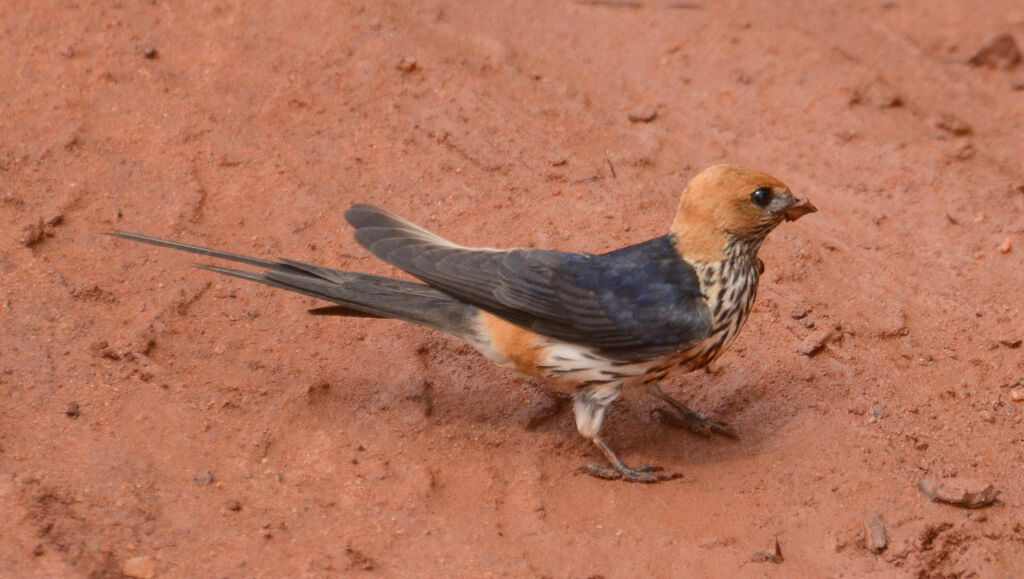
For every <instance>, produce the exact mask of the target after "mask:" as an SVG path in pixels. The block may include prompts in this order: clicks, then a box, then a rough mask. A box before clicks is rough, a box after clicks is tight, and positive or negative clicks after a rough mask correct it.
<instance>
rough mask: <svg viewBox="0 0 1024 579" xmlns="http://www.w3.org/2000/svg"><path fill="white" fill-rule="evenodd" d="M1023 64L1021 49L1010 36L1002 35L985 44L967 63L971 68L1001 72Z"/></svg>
mask: <svg viewBox="0 0 1024 579" xmlns="http://www.w3.org/2000/svg"><path fill="white" fill-rule="evenodd" d="M1020 62H1021V52H1020V48H1019V47H1018V46H1017V41H1016V40H1014V39H1013V36H1012V35H1010V34H1000V35H998V36H995V37H993V38H992V39H991V40H989V41H988V42H986V43H985V45H984V46H982V47H981V50H979V51H978V52H977V53H976V54H975V55H974V56H972V57H971V58H970V60H968V61H967V63H968V64H970V65H971V66H983V67H986V68H994V69H1001V70H1011V69H1014V68H1016V67H1017V65H1019V64H1020Z"/></svg>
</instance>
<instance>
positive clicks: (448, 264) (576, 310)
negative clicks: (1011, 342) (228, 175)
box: [107, 165, 817, 483]
mask: <svg viewBox="0 0 1024 579" xmlns="http://www.w3.org/2000/svg"><path fill="white" fill-rule="evenodd" d="M815 211H817V208H816V207H815V206H814V205H813V204H812V203H811V202H810V201H809V200H808V199H806V198H798V197H797V196H796V195H794V194H793V193H792V192H791V191H790V189H789V188H788V187H787V186H786V185H785V184H783V183H782V182H781V181H779V180H778V179H776V178H774V177H771V176H769V175H768V174H766V173H763V172H761V171H757V170H754V169H749V168H746V167H741V166H737V165H714V166H711V167H708V168H707V169H704V170H703V171H701V172H699V173H698V174H697V175H696V176H694V177H693V178H692V179H691V180H690V181H689V183H688V184H687V185H686V186H685V187H684V189H683V191H682V193H681V195H680V198H679V205H678V209H677V211H676V213H675V217H674V219H673V221H672V223H671V226H670V227H669V232H668V233H666V234H664V235H660V236H657V237H654V238H651V239H648V240H646V241H642V242H640V243H637V244H634V245H630V246H627V247H623V248H621V249H616V250H613V251H609V252H606V253H600V254H594V253H577V252H567V251H556V250H548V249H522V248H519V249H505V250H498V249H489V248H472V247H464V246H460V245H457V244H455V243H453V242H451V241H448V240H447V239H445V238H443V237H441V236H439V235H437V234H435V233H433V232H430V231H428V230H426V229H424V228H422V227H420V226H418V225H416V224H414V223H412V222H410V221H408V220H406V219H403V218H402V217H399V216H397V215H395V214H393V213H391V212H389V211H387V210H385V209H381V208H379V207H375V206H372V205H366V204H356V205H353V206H351V208H349V209H348V210H347V211H346V212H345V218H346V220H347V221H348V223H349V224H351V226H352V227H353V228H354V230H355V233H354V238H355V241H356V243H358V244H359V245H361V246H362V247H363V248H365V249H366V250H368V251H369V252H370V253H372V254H373V255H375V256H376V257H378V258H380V259H382V260H384V261H386V262H388V263H390V264H391V265H393V266H395V267H397V268H398V269H400V270H403V271H405V272H406V273H408V274H409V275H410V276H412V277H413V278H416V280H417V281H407V280H404V279H396V278H391V277H385V276H380V275H374V274H369V273H361V272H355V271H343V270H338V269H332V268H328V267H323V266H319V265H313V264H310V263H304V262H301V261H295V260H292V259H285V258H280V259H277V260H268V259H262V258H258V257H250V256H246V255H242V254H237V253H231V252H227V251H220V250H216V249H210V248H207V247H202V246H198V245H192V244H187V243H181V242H177V241H172V240H169V239H163V238H159V237H154V236H150V235H145V234H140V233H130V232H126V231H110V232H107V234H108V235H112V236H115V237H118V238H122V239H126V240H131V241H137V242H142V243H148V244H152V245H157V246H163V247H168V248H172V249H176V250H181V251H187V252H191V253H196V254H200V255H204V256H209V257H212V258H218V259H222V260H227V261H232V262H236V263H241V264H245V265H247V266H252V267H254V268H257V269H259V270H261V271H250V270H248V269H235V268H231V267H224V266H221V265H209V264H200V265H198V267H200V268H202V269H205V270H209V271H212V272H216V273H218V274H224V275H228V276H234V277H237V278H241V279H245V280H249V281H253V282H258V283H262V284H266V285H269V286H273V287H276V288H280V289H284V290H288V291H292V292H297V293H300V294H305V295H307V296H312V297H314V298H318V299H320V300H323V301H325V302H330V303H331V304H332V305H329V306H324V307H318V308H315V309H311V310H309V312H310V313H311V314H314V315H335V316H349V317H364V318H393V319H397V320H402V321H405V322H411V323H413V324H418V325H420V326H425V327H427V328H432V329H434V330H438V331H440V332H443V333H446V334H448V335H450V336H453V337H455V338H457V339H460V340H462V341H464V342H467V343H469V344H470V345H472V346H473V347H474V348H475V349H476V350H478V351H479V352H480V353H481V354H483V356H484V357H486V358H487V359H489V360H490V361H492V362H494V363H496V364H498V365H499V366H502V367H506V368H511V369H513V370H515V371H517V372H519V373H520V374H522V375H526V376H528V377H531V378H534V379H539V380H541V381H543V382H545V383H547V384H549V385H550V386H552V387H554V388H555V389H556V390H557V389H564V390H566V391H569V392H571V396H572V402H573V404H572V408H573V414H574V417H575V422H576V428H577V430H578V431H579V434H580V435H582V436H583V437H584V438H585V439H587V440H589V441H590V442H592V443H593V444H594V445H595V446H596V447H597V449H598V450H599V451H600V453H601V454H602V455H603V456H604V458H605V460H606V462H607V465H600V464H584V465H583V466H581V467H580V470H581V471H582V472H584V473H586V474H589V475H592V476H595V477H599V478H604V479H622V480H626V481H630V482H642V483H653V482H659V481H663V480H670V479H672V478H676V477H678V476H679V475H678V474H677V473H674V472H671V471H668V470H666V469H663V468H661V467H657V466H653V465H650V464H648V465H644V466H639V467H630V466H627V465H626V463H625V462H623V460H622V459H621V458H620V457H619V456H618V454H617V453H616V452H615V451H614V450H612V448H611V446H609V445H608V443H607V442H606V441H605V439H604V437H602V435H601V426H602V423H603V422H604V418H605V413H606V410H607V408H608V406H609V405H610V404H611V403H612V402H614V401H615V400H616V399H617V398H619V396H620V395H621V393H622V392H623V390H624V389H626V390H636V389H639V390H643V389H646V390H647V391H648V392H649V393H651V394H652V395H654V396H655V397H657V398H658V399H660V400H662V401H663V402H664V403H666V404H667V408H666V409H665V410H664V411H663V412H664V416H666V417H668V418H671V419H672V421H673V422H676V423H677V424H680V425H683V426H687V427H689V428H691V429H693V430H695V431H697V432H701V433H704V434H710V433H718V434H722V435H726V436H733V435H734V433H733V431H732V430H731V428H729V427H728V426H727V425H725V424H722V423H719V422H715V421H712V420H708V419H706V418H705V417H704V416H702V415H701V414H699V413H697V412H695V411H693V410H690V409H689V408H687V407H686V406H684V405H683V404H682V403H680V402H678V401H676V400H675V399H674V398H672V397H670V396H669V395H667V394H666V393H665V392H664V391H663V390H662V389H661V387H660V383H662V382H663V381H664V380H665V379H666V378H668V376H669V375H670V374H673V373H676V372H680V373H685V372H689V371H693V370H697V369H700V368H704V367H706V366H707V365H708V364H710V363H711V362H713V361H714V360H716V359H717V358H718V357H719V356H721V355H722V354H723V353H724V352H725V351H726V350H727V349H728V348H729V346H730V345H731V344H732V343H733V341H734V340H735V339H736V336H737V335H738V333H739V331H740V329H741V328H742V327H743V325H744V323H745V322H746V320H747V317H748V315H749V314H750V311H751V308H752V306H753V304H754V298H755V296H756V293H757V286H758V279H759V277H760V275H761V274H762V273H763V272H764V263H763V262H762V261H761V259H760V258H759V257H758V256H757V253H758V250H759V249H760V248H761V245H762V243H763V242H764V241H765V238H766V237H767V235H768V234H769V233H770V232H771V231H772V230H773V229H775V227H776V226H778V225H779V224H780V223H782V222H783V221H795V220H796V219H799V218H800V217H802V216H804V215H807V214H809V213H813V212H815Z"/></svg>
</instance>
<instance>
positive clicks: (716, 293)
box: [679, 256, 764, 370]
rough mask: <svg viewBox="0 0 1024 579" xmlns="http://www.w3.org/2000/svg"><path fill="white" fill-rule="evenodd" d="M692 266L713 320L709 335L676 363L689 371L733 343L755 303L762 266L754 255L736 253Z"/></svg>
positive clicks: (711, 358) (714, 357)
mask: <svg viewBox="0 0 1024 579" xmlns="http://www.w3.org/2000/svg"><path fill="white" fill-rule="evenodd" d="M694 268H695V269H696V270H697V273H698V275H700V285H701V291H703V292H704V295H706V296H708V306H709V307H710V308H711V315H712V319H713V322H712V325H711V331H710V332H708V335H707V336H706V337H705V338H704V339H703V340H701V341H700V342H699V343H697V344H695V345H694V346H692V347H691V348H689V349H687V350H685V351H684V352H682V354H681V355H680V357H679V365H680V366H684V367H686V368H688V369H689V370H696V369H698V368H703V367H704V366H707V365H708V364H710V363H711V362H713V361H714V360H715V359H716V358H718V357H719V356H721V355H722V354H723V353H724V352H725V351H726V350H728V349H729V346H731V345H732V343H733V341H734V340H735V339H736V336H737V335H738V334H739V331H740V328H742V327H743V324H744V323H745V322H746V321H747V316H748V315H749V314H750V309H751V308H752V307H753V305H754V298H755V297H756V296H757V282H758V278H759V277H760V276H761V272H762V271H763V269H764V265H763V264H762V263H761V260H760V259H758V258H756V257H755V258H753V259H750V258H747V257H745V256H739V257H735V258H731V259H726V260H723V261H720V262H715V263H697V264H694Z"/></svg>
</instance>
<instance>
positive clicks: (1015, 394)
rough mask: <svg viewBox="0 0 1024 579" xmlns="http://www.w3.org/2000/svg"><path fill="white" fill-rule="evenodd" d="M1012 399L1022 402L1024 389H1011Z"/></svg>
mask: <svg viewBox="0 0 1024 579" xmlns="http://www.w3.org/2000/svg"><path fill="white" fill-rule="evenodd" d="M1010 399H1011V400H1013V401H1014V402H1020V401H1021V400H1024V390H1017V389H1013V390H1010Z"/></svg>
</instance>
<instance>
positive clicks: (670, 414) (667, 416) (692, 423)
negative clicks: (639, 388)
mask: <svg viewBox="0 0 1024 579" xmlns="http://www.w3.org/2000/svg"><path fill="white" fill-rule="evenodd" d="M651 413H652V414H657V415H658V418H659V419H661V422H662V423H663V424H667V425H669V426H674V427H676V428H685V429H687V430H689V431H690V432H695V433H697V434H699V435H701V436H711V435H712V434H719V435H722V436H724V437H726V438H739V436H738V435H737V434H736V431H735V430H733V429H732V427H730V426H729V425H727V424H724V423H721V422H715V421H714V420H708V419H707V418H704V416H702V415H701V414H700V413H698V412H694V411H693V410H690V409H689V408H686V407H685V406H680V407H679V408H674V407H673V408H671V409H667V408H655V409H654V410H652V411H651Z"/></svg>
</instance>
